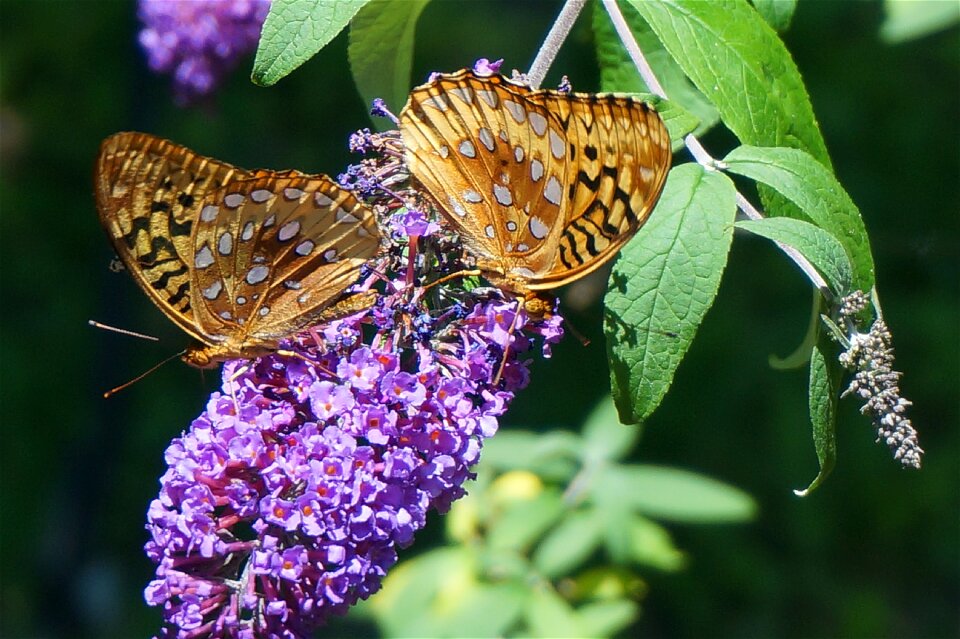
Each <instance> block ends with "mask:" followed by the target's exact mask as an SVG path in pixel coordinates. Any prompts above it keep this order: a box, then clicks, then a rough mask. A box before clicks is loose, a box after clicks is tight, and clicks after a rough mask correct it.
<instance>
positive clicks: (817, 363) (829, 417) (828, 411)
mask: <svg viewBox="0 0 960 639" xmlns="http://www.w3.org/2000/svg"><path fill="white" fill-rule="evenodd" d="M835 351H836V346H835V344H834V343H833V342H832V341H831V340H830V339H829V338H828V337H826V336H825V335H823V336H821V337H820V340H819V342H818V343H817V345H816V346H815V347H814V348H813V351H812V352H811V354H810V396H809V407H810V422H811V424H813V446H814V449H815V450H816V451H817V462H818V463H819V464H820V472H819V473H817V476H816V477H815V478H814V479H813V481H812V482H810V485H809V486H807V487H806V488H805V489H803V490H798V491H795V492H796V494H797V495H798V496H800V497H805V496H807V495H809V494H810V493H811V492H812V491H814V490H816V489H817V488H819V487H820V485H821V484H823V482H824V481H825V480H826V478H827V476H829V475H830V473H831V472H832V471H833V467H834V466H835V465H836V463H837V399H838V393H839V390H840V370H839V368H840V365H839V364H838V363H837V360H836V358H835V357H834V353H835Z"/></svg>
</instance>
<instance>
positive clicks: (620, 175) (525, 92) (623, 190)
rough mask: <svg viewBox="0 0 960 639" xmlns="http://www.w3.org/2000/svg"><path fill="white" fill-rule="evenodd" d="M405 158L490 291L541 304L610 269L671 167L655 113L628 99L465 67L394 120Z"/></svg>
mask: <svg viewBox="0 0 960 639" xmlns="http://www.w3.org/2000/svg"><path fill="white" fill-rule="evenodd" d="M400 132H401V136H402V139H403V144H404V147H405V160H406V164H407V166H408V167H409V169H410V172H411V174H412V175H413V177H414V178H415V179H416V180H417V181H418V182H419V183H420V184H421V185H422V186H423V188H424V189H425V190H426V191H427V193H428V194H429V195H430V197H431V198H432V199H433V200H434V201H435V203H436V205H437V206H438V208H439V209H440V211H442V213H443V214H444V216H445V217H446V219H447V220H449V221H450V223H452V224H453V225H454V226H455V227H456V228H457V230H458V231H459V232H460V234H461V237H462V240H463V243H464V244H465V245H466V247H467V248H468V249H469V251H470V252H471V253H472V254H473V255H474V256H475V258H476V264H477V268H478V270H479V271H480V272H481V273H482V274H483V275H484V277H486V278H487V279H488V280H490V282H491V283H493V284H495V285H496V286H498V287H500V288H502V289H504V290H507V291H510V292H512V293H515V294H518V295H520V296H523V297H524V298H525V299H526V302H527V309H528V310H530V311H532V312H534V313H538V314H542V313H543V312H545V311H546V310H547V309H548V308H549V306H548V305H547V304H546V302H545V301H544V300H540V299H539V298H537V296H536V292H537V291H543V290H546V289H552V288H555V287H558V286H562V285H564V284H568V283H570V282H572V281H574V280H577V279H579V278H581V277H583V276H584V275H587V274H588V273H591V272H592V271H594V270H596V269H597V268H598V267H600V266H601V265H602V264H604V263H605V262H607V261H608V260H610V259H611V258H612V257H613V256H614V255H616V253H617V251H619V250H620V248H621V247H622V246H623V245H624V244H626V243H627V242H628V241H629V240H630V238H631V237H633V235H634V234H635V233H636V232H637V230H638V229H639V228H640V227H641V226H642V225H643V223H644V222H645V221H646V219H647V217H648V216H649V215H650V212H651V211H652V210H653V207H654V205H655V204H656V202H657V199H658V198H659V197H660V192H661V191H662V190H663V185H664V182H665V181H666V177H667V172H668V171H669V169H670V161H671V151H670V138H669V135H668V133H667V129H666V127H665V126H664V124H663V120H662V119H661V118H660V116H659V115H658V114H657V113H656V112H655V111H653V110H652V109H651V108H650V107H649V106H647V105H646V104H644V103H643V102H641V101H639V100H636V99H634V98H631V97H629V96H624V95H612V94H584V93H561V92H559V91H549V90H534V89H531V88H529V87H527V86H524V85H521V84H517V83H514V82H511V81H510V80H507V79H506V78H503V77H501V76H491V77H486V76H479V75H477V74H476V73H474V72H472V71H470V70H462V71H459V72H457V73H454V74H449V75H440V76H438V77H437V78H435V79H434V80H432V81H431V82H428V83H427V84H424V85H422V86H419V87H417V88H415V89H414V90H413V92H412V93H411V94H410V98H409V100H408V101H407V104H406V106H404V108H403V110H402V111H401V113H400Z"/></svg>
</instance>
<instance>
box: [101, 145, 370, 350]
mask: <svg viewBox="0 0 960 639" xmlns="http://www.w3.org/2000/svg"><path fill="white" fill-rule="evenodd" d="M95 182H96V191H97V205H98V209H99V211H100V220H101V223H102V224H103V226H104V228H105V229H106V230H107V234H108V235H109V236H110V239H111V241H112V242H113V245H114V248H115V249H116V251H117V254H118V255H119V256H120V258H121V260H122V261H123V263H124V264H125V265H126V267H127V269H128V270H129V271H130V273H131V275H133V277H134V279H135V280H136V281H137V283H138V284H139V285H140V287H141V288H142V289H143V290H144V292H146V293H147V295H148V297H150V299H151V300H152V301H153V302H154V303H155V304H156V305H157V306H158V307H160V309H161V310H162V311H163V312H164V314H166V315H167V316H168V317H170V318H171V319H172V320H173V321H174V322H175V323H176V324H177V325H179V326H180V327H181V328H182V329H183V330H185V331H186V332H187V333H189V334H190V335H192V336H193V337H194V338H196V339H197V340H199V341H201V342H203V343H204V344H206V345H207V346H211V347H212V346H217V345H219V346H221V347H223V346H224V345H225V348H221V350H220V351H218V352H221V353H225V354H226V353H229V354H232V355H235V356H241V355H242V353H243V351H244V349H245V348H246V347H248V346H260V345H263V343H269V342H275V341H276V340H277V339H280V338H282V337H286V336H289V335H291V334H293V333H295V332H297V331H298V330H300V329H302V328H304V327H306V326H309V325H310V323H311V322H312V321H313V320H315V319H316V318H317V317H318V316H319V315H320V314H321V312H322V311H323V309H325V308H326V307H327V306H329V305H330V304H331V303H332V302H333V301H334V300H335V299H336V298H337V297H338V296H339V295H340V294H341V293H342V292H343V290H344V289H345V288H347V287H348V286H349V285H350V284H352V283H353V281H354V280H355V279H356V276H357V274H358V271H359V268H360V266H361V265H362V264H363V262H365V261H366V260H367V259H368V258H370V257H372V256H373V255H374V254H375V253H376V251H377V248H378V247H379V237H380V236H379V232H378V230H377V226H376V222H375V219H374V215H373V212H372V211H371V210H370V209H368V208H367V207H366V206H364V205H363V204H362V203H360V202H359V201H358V200H357V199H356V198H355V197H354V196H353V195H352V194H350V193H349V192H346V191H344V190H342V189H340V188H339V187H338V186H337V185H336V184H335V183H334V182H333V181H332V180H330V179H329V178H327V177H326V176H322V175H305V174H303V173H300V172H298V171H279V172H278V171H267V170H255V171H246V170H243V169H238V168H236V167H233V166H231V165H229V164H226V163H223V162H218V161H217V160H214V159H212V158H207V157H203V156H201V155H198V154H196V153H194V152H193V151H190V150H189V149H187V148H185V147H182V146H180V145H177V144H173V143H172V142H169V141H167V140H163V139H160V138H157V137H154V136H151V135H147V134H143V133H118V134H116V135H114V136H111V137H110V138H108V139H107V140H105V141H104V143H103V145H102V146H101V149H100V155H99V157H98V159H97V166H96V174H95Z"/></svg>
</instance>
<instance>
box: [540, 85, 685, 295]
mask: <svg viewBox="0 0 960 639" xmlns="http://www.w3.org/2000/svg"><path fill="white" fill-rule="evenodd" d="M537 96H538V98H541V99H542V100H543V101H544V103H545V104H546V106H547V108H548V110H549V111H550V112H551V113H553V114H555V115H556V117H557V119H558V120H559V121H560V122H561V124H562V126H563V130H564V139H565V142H566V149H567V153H568V160H567V163H566V166H567V171H566V175H565V178H564V185H565V189H564V194H563V197H564V202H563V216H562V218H563V221H562V223H563V229H562V232H561V233H560V236H559V239H558V242H557V246H556V251H555V253H554V262H553V264H552V265H551V267H550V268H549V269H548V270H547V272H545V273H542V274H540V276H539V277H538V278H537V279H536V280H535V281H531V282H530V284H529V288H530V289H531V290H540V289H547V288H553V287H556V286H562V285H563V284H567V283H569V282H571V281H573V280H575V279H577V278H579V277H582V276H583V275H586V274H587V273H590V272H591V271H593V270H594V269H596V268H598V267H599V266H600V265H602V264H604V263H605V262H606V261H608V260H609V259H611V258H612V257H613V256H614V255H616V254H617V252H618V251H619V250H620V249H621V248H622V247H623V245H624V244H626V243H627V242H628V241H629V240H630V239H631V238H632V237H633V236H634V235H635V234H636V232H637V231H638V230H639V229H640V227H641V226H642V225H643V223H644V222H646V220H647V218H648V217H649V215H650V213H651V212H652V211H653V207H654V206H655V205H656V203H657V200H658V199H659V198H660V193H661V191H662V190H663V185H664V183H665V182H666V179H667V173H668V172H669V170H670V162H671V159H672V152H671V149H670V136H669V134H668V133H667V128H666V126H665V125H664V123H663V120H662V119H661V118H660V116H659V115H658V114H657V113H656V112H655V111H653V110H652V109H651V108H650V107H649V106H647V105H646V104H644V103H643V102H641V101H639V100H636V99H634V98H632V97H629V96H624V95H613V94H569V95H564V94H560V93H557V92H555V91H542V92H538V93H537Z"/></svg>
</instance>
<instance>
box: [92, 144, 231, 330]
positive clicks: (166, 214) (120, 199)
mask: <svg viewBox="0 0 960 639" xmlns="http://www.w3.org/2000/svg"><path fill="white" fill-rule="evenodd" d="M249 176H250V173H249V172H247V171H243V170H242V169H238V168H236V167H233V166H231V165H229V164H226V163H223V162H217V161H216V160H212V159H210V158H206V157H203V156H201V155H198V154H196V153H194V152H193V151H190V150H189V149H187V148H185V147H182V146H179V145H177V144H174V143H172V142H169V141H167V140H163V139H161V138H158V137H154V136H152V135H147V134H144V133H117V134H115V135H112V136H110V137H109V138H107V139H106V140H104V142H103V144H102V145H101V146H100V154H99V155H98V157H97V162H96V167H95V172H94V182H95V187H96V199H97V208H98V210H99V213H100V223H101V224H102V225H103V227H104V229H106V231H107V235H108V236H109V237H110V241H111V242H112V243H113V247H114V249H115V250H116V252H117V255H118V256H119V257H120V259H121V261H122V262H123V263H124V265H125V266H126V267H127V270H129V271H130V274H131V275H132V276H133V278H134V280H135V281H136V282H137V284H139V285H140V288H142V289H143V291H144V292H145V293H146V294H147V297H149V298H150V299H151V300H152V301H153V303H154V304H156V305H157V306H158V307H159V308H160V310H162V311H163V312H164V314H165V315H166V316H167V317H169V318H170V319H171V320H173V321H174V322H175V323H176V324H177V325H178V326H180V328H182V329H183V330H185V331H186V332H187V333H189V334H190V335H192V336H193V337H195V338H197V339H199V340H201V341H208V340H207V339H206V338H205V336H204V335H203V332H202V330H201V329H200V327H199V326H198V325H197V322H196V320H195V317H194V313H193V308H192V306H191V303H192V300H191V295H190V277H191V276H190V266H189V265H190V263H191V260H192V254H193V251H192V250H191V246H192V240H191V237H192V233H193V227H194V222H195V220H196V218H197V215H198V213H199V211H200V209H201V208H202V202H203V200H204V198H205V196H207V195H208V194H209V193H212V192H215V191H216V190H218V189H220V188H221V187H222V186H223V185H224V184H226V183H228V182H230V181H231V180H238V179H244V178H248V177H249Z"/></svg>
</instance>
